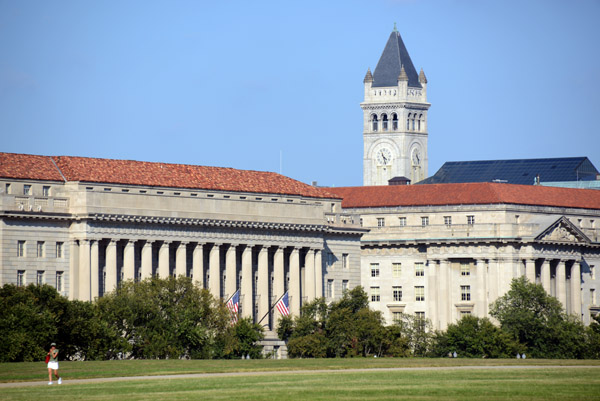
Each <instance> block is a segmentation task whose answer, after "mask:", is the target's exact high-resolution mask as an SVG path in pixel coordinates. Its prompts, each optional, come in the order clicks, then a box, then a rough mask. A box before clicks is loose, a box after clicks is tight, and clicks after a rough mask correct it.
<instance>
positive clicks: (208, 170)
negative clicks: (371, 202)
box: [0, 153, 336, 198]
mask: <svg viewBox="0 0 600 401" xmlns="http://www.w3.org/2000/svg"><path fill="white" fill-rule="evenodd" d="M0 177H2V178H14V179H31V180H43V181H45V180H49V181H81V182H96V183H106V184H125V185H144V186H155V187H169V188H187V189H208V190H217V191H219V190H220V191H233V192H252V193H264V194H278V195H300V196H306V197H311V198H336V196H334V195H332V194H331V193H330V192H328V190H327V189H324V188H316V187H314V186H312V185H308V184H304V183H303V182H300V181H296V180H294V179H292V178H289V177H286V176H283V175H281V174H277V173H272V172H268V171H252V170H238V169H234V168H225V167H209V166H195V165H187V164H172V163H155V162H143V161H135V160H114V159H98V158H92V157H73V156H37V155H25V154H15V153H0ZM63 177H64V179H63Z"/></svg>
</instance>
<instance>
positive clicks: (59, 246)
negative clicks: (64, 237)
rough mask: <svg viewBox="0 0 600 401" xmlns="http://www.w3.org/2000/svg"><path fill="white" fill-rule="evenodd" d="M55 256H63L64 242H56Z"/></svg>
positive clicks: (59, 257)
mask: <svg viewBox="0 0 600 401" xmlns="http://www.w3.org/2000/svg"><path fill="white" fill-rule="evenodd" d="M56 257H57V258H58V259H61V258H63V257H64V243H63V242H57V243H56Z"/></svg>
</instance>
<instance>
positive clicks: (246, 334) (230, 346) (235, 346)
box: [217, 317, 265, 359]
mask: <svg viewBox="0 0 600 401" xmlns="http://www.w3.org/2000/svg"><path fill="white" fill-rule="evenodd" d="M264 337H265V336H264V334H263V328H262V326H261V325H259V324H256V323H253V322H252V319H251V318H249V317H247V318H243V319H240V320H238V321H237V322H236V324H234V325H232V326H230V327H229V328H228V330H227V335H226V336H222V339H221V340H222V341H223V344H222V345H221V346H218V347H217V350H221V351H222V355H218V354H217V356H218V357H222V358H228V359H231V358H241V357H245V356H247V355H248V356H250V358H252V359H260V358H262V356H263V355H262V350H263V347H262V345H261V344H260V341H262V340H263V339H264Z"/></svg>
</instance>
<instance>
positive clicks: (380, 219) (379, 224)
mask: <svg viewBox="0 0 600 401" xmlns="http://www.w3.org/2000/svg"><path fill="white" fill-rule="evenodd" d="M377 227H385V218H384V217H378V218H377Z"/></svg>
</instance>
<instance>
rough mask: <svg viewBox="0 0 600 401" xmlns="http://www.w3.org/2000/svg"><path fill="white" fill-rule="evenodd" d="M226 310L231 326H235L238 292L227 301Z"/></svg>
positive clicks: (238, 304)
mask: <svg viewBox="0 0 600 401" xmlns="http://www.w3.org/2000/svg"><path fill="white" fill-rule="evenodd" d="M227 309H229V313H231V324H236V323H237V321H238V311H239V310H240V290H237V291H236V292H235V294H233V296H232V297H231V298H229V301H227Z"/></svg>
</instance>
